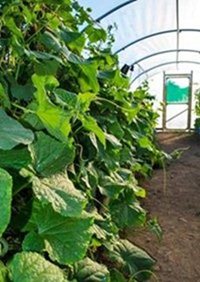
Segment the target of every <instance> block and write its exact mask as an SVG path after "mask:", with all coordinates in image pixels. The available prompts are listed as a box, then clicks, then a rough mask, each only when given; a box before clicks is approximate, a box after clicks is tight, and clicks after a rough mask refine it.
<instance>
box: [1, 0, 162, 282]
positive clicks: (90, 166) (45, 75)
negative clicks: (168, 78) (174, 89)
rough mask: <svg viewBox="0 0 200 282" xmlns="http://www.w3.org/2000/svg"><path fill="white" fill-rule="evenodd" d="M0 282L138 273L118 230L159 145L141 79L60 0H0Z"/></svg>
mask: <svg viewBox="0 0 200 282" xmlns="http://www.w3.org/2000/svg"><path fill="white" fill-rule="evenodd" d="M0 11H1V17H0V26H1V29H0V33H1V36H0V215H1V216H0V281H2V282H8V281H14V282H16V281H22V282H35V281H40V282H45V281H48V282H49V281H59V282H62V281H63V282H64V281H74V282H75V281H80V282H84V281H87V282H90V281H91V282H95V281H96V282H98V281H99V282H100V281H102V282H103V281H111V282H117V281H130V280H131V279H132V281H133V278H131V277H134V281H145V280H147V279H148V278H149V276H150V273H151V270H152V267H153V265H154V263H155V261H154V259H153V258H151V257H150V256H149V255H148V254H147V253H146V252H145V251H143V250H142V249H140V248H139V247H136V246H134V245H133V244H132V243H131V242H129V241H127V240H124V239H121V238H120V236H119V232H120V230H122V229H124V228H126V227H130V226H133V227H140V226H144V225H145V224H146V211H145V210H144V209H143V208H142V207H141V205H140V202H139V199H140V198H144V197H145V190H144V189H143V188H141V187H140V186H139V184H138V178H141V177H147V176H149V175H151V172H152V169H153V167H154V165H155V164H156V163H158V162H159V160H160V159H162V158H163V156H164V154H163V152H161V151H160V150H159V149H158V148H157V147H156V144H155V137H154V128H155V124H156V118H157V113H155V112H154V111H153V107H152V106H153V100H152V99H153V98H152V97H151V95H150V94H149V92H148V85H147V84H144V85H143V86H142V87H140V88H138V89H137V90H136V91H135V92H132V91H131V90H130V89H129V80H128V79H127V78H126V77H123V76H122V75H121V73H120V70H119V67H118V58H117V56H116V55H113V54H112V52H111V46H112V42H113V37H112V35H110V33H109V32H107V31H105V30H103V29H102V28H100V27H99V26H97V25H95V23H93V21H92V20H91V18H90V16H89V14H88V12H87V11H85V10H84V9H83V8H82V7H81V6H80V5H79V4H78V3H77V2H74V1H71V0H42V1H41V0H35V1H32V0H6V1H3V0H2V1H0Z"/></svg>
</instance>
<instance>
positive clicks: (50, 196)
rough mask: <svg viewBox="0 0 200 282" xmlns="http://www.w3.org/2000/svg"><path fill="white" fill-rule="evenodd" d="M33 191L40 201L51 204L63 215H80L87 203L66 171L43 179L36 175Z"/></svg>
mask: <svg viewBox="0 0 200 282" xmlns="http://www.w3.org/2000/svg"><path fill="white" fill-rule="evenodd" d="M33 191H34V193H35V196H36V197H37V199H38V200H39V201H41V202H42V203H43V204H51V206H52V208H53V209H54V210H55V211H56V212H57V213H60V214H61V215H63V216H70V217H77V216H80V214H81V212H82V210H83V208H84V207H85V205H86V203H87V201H86V198H85V197H84V196H83V194H82V193H81V191H79V190H77V189H75V187H74V185H73V183H72V182H71V181H70V180H69V178H68V177H67V175H66V174H65V173H63V174H55V175H53V176H51V177H49V178H43V179H39V178H37V177H34V178H33Z"/></svg>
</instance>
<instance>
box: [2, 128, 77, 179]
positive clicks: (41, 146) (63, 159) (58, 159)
mask: <svg viewBox="0 0 200 282" xmlns="http://www.w3.org/2000/svg"><path fill="white" fill-rule="evenodd" d="M36 137H37V139H36V140H35V142H33V143H32V144H31V145H30V151H31V155H32V158H33V167H34V169H35V170H36V172H37V173H39V174H40V175H42V176H44V177H47V176H51V175H52V174H55V173H58V172H60V171H63V170H64V169H65V168H66V167H67V165H69V164H71V163H72V162H73V160H74V157H75V150H74V146H73V145H72V143H71V142H70V140H69V142H68V143H62V142H59V141H57V140H56V139H54V138H52V137H50V136H49V135H46V134H45V133H43V132H38V133H36ZM0 155H1V154H0ZM0 163H1V162H0Z"/></svg>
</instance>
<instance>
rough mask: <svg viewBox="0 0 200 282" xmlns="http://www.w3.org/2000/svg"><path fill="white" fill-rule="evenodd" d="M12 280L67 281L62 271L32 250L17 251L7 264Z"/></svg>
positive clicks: (36, 281) (16, 281) (34, 281)
mask: <svg viewBox="0 0 200 282" xmlns="http://www.w3.org/2000/svg"><path fill="white" fill-rule="evenodd" d="M9 269H10V272H11V279H12V281H13V282H55V281H58V282H67V281H68V280H67V279H66V278H65V275H64V272H63V271H62V270H61V269H60V268H59V267H58V266H56V265H54V264H53V263H51V262H49V261H47V260H46V259H45V258H44V257H42V256H41V255H39V254H37V253H34V252H21V253H17V254H16V255H15V256H14V258H13V260H12V261H11V263H10V264H9Z"/></svg>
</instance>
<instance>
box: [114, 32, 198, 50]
mask: <svg viewBox="0 0 200 282" xmlns="http://www.w3.org/2000/svg"><path fill="white" fill-rule="evenodd" d="M173 32H177V29H168V30H163V31H159V32H155V33H151V34H148V35H146V36H143V37H140V38H138V39H136V40H134V41H132V42H130V43H128V44H126V45H125V46H123V47H121V48H120V49H118V50H117V51H115V54H118V53H120V52H122V51H124V50H125V49H127V48H129V47H130V46H132V45H134V44H136V43H138V42H140V41H143V40H145V39H148V38H151V37H154V36H159V35H162V34H166V33H173ZM180 32H200V29H197V28H182V29H179V33H180Z"/></svg>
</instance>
